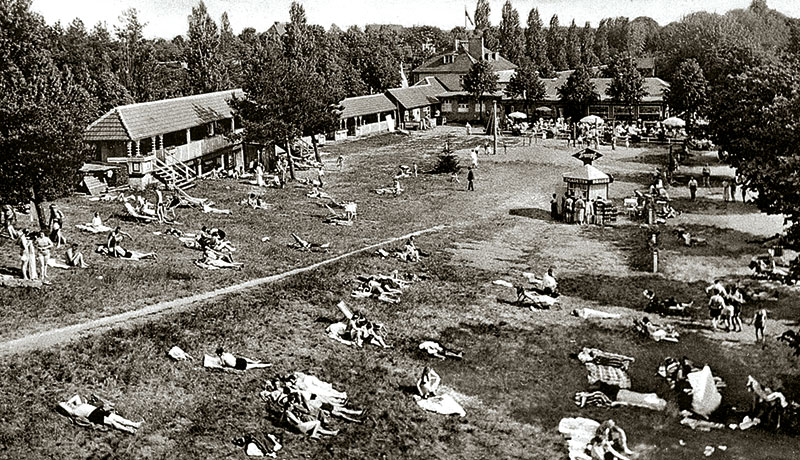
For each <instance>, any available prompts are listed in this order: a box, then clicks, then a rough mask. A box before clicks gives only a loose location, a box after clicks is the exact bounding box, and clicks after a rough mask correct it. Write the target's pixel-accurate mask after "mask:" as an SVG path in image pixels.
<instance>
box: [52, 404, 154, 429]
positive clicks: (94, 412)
mask: <svg viewBox="0 0 800 460" xmlns="http://www.w3.org/2000/svg"><path fill="white" fill-rule="evenodd" d="M58 409H59V411H60V412H62V413H64V414H65V415H67V416H68V417H70V418H71V419H73V420H75V421H76V423H79V424H81V423H82V422H84V423H85V422H87V421H88V422H90V423H94V424H96V425H106V426H110V427H113V428H116V429H118V430H120V431H125V432H127V433H131V434H133V433H136V430H138V429H139V428H140V427H141V426H142V422H133V421H131V420H128V419H126V418H124V417H121V416H120V415H118V414H117V413H116V412H114V409H113V408H111V409H107V408H106V407H97V406H93V405H92V404H89V403H88V402H85V401H84V400H83V399H82V398H81V397H80V395H75V396H73V397H72V398H70V399H69V400H68V401H66V402H61V403H58Z"/></svg>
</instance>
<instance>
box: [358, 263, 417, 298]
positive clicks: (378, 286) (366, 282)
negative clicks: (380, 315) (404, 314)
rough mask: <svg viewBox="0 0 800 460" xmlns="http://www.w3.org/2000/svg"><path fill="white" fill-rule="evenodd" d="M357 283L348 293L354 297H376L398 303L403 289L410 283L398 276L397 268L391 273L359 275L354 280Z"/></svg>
mask: <svg viewBox="0 0 800 460" xmlns="http://www.w3.org/2000/svg"><path fill="white" fill-rule="evenodd" d="M355 281H356V282H357V283H358V284H357V286H356V287H355V288H354V289H353V291H352V292H351V293H350V296H351V297H355V298H369V297H372V298H376V299H378V300H380V301H382V302H387V303H399V302H400V295H401V294H402V293H403V289H405V288H407V287H408V286H409V285H410V284H411V283H410V282H409V281H406V280H403V279H401V278H400V276H399V274H398V272H397V270H395V271H394V272H392V274H391V275H388V276H387V275H381V274H377V275H361V276H357V277H356V280H355Z"/></svg>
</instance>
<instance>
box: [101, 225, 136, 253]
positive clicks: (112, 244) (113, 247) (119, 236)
mask: <svg viewBox="0 0 800 460" xmlns="http://www.w3.org/2000/svg"><path fill="white" fill-rule="evenodd" d="M126 236H127V237H128V238H130V239H131V240H133V237H132V236H131V235H130V233H127V232H123V231H122V229H121V228H120V227H117V228H115V229H114V230H113V231H112V232H111V233H109V234H108V240H107V241H106V247H107V248H108V249H109V254H110V255H111V256H112V257H122V256H123V255H124V254H125V250H124V249H122V241H123V240H124V239H125V238H124V237H126Z"/></svg>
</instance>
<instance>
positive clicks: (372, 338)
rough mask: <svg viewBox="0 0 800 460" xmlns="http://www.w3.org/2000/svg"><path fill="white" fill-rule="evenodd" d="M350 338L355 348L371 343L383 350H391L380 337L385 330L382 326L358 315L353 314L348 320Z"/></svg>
mask: <svg viewBox="0 0 800 460" xmlns="http://www.w3.org/2000/svg"><path fill="white" fill-rule="evenodd" d="M348 325H349V327H350V338H351V340H352V341H353V342H355V344H356V346H358V347H362V346H363V344H364V342H365V341H366V342H371V343H374V344H376V345H380V346H381V347H383V348H392V347H391V346H389V345H386V341H385V340H384V339H383V336H382V335H381V333H382V332H384V331H385V330H386V328H385V327H384V326H383V324H380V323H373V322H372V321H370V320H368V319H367V318H366V317H365V316H363V315H361V314H360V313H355V314H353V317H352V318H350V320H349V324H348Z"/></svg>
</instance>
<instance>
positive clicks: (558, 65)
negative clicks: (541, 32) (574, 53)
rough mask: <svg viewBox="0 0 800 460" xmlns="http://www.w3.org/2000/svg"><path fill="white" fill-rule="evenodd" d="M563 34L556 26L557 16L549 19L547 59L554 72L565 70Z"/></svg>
mask: <svg viewBox="0 0 800 460" xmlns="http://www.w3.org/2000/svg"><path fill="white" fill-rule="evenodd" d="M565 46H566V43H565V40H564V33H563V31H562V30H561V27H560V26H559V25H558V15H557V14H554V15H553V17H552V18H550V28H549V29H548V30H547V59H549V60H550V64H552V65H553V67H554V68H555V69H556V70H566V69H567V53H566V49H565Z"/></svg>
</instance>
